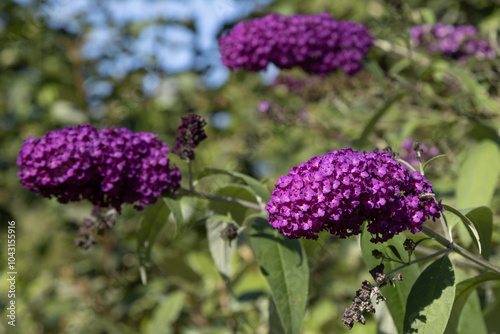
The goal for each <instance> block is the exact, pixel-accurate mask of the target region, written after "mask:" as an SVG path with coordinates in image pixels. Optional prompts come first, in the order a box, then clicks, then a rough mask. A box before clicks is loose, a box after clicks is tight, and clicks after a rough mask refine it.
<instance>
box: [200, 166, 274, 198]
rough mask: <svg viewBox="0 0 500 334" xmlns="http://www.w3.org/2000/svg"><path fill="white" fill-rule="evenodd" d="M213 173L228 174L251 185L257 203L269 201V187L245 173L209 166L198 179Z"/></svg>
mask: <svg viewBox="0 0 500 334" xmlns="http://www.w3.org/2000/svg"><path fill="white" fill-rule="evenodd" d="M213 174H226V175H230V176H232V177H234V178H237V179H239V180H241V181H243V182H245V183H246V184H247V185H248V186H249V187H250V189H252V193H253V194H254V195H255V198H256V200H257V203H259V205H261V206H262V207H264V206H265V205H266V204H267V202H269V199H270V197H271V193H270V191H269V189H267V187H266V186H265V185H264V184H262V183H261V182H260V181H259V180H257V179H254V178H253V177H251V176H248V175H245V174H243V173H239V172H233V171H227V170H223V169H215V168H207V169H205V170H204V171H203V172H202V173H201V174H200V175H199V176H198V179H201V178H203V177H206V176H209V175H213Z"/></svg>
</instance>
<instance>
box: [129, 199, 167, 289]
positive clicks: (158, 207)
mask: <svg viewBox="0 0 500 334" xmlns="http://www.w3.org/2000/svg"><path fill="white" fill-rule="evenodd" d="M169 215H170V208H169V207H168V206H167V205H165V202H164V201H162V200H160V201H157V202H156V203H155V204H154V205H151V206H148V207H147V208H146V209H145V210H144V212H143V215H142V217H141V220H140V222H139V228H138V230H137V254H138V257H139V264H140V267H139V270H140V275H141V281H142V283H143V284H146V282H147V278H146V267H148V266H149V256H150V254H151V247H152V246H153V244H154V242H155V240H156V237H157V236H158V234H159V232H160V231H161V230H162V228H163V227H164V226H165V225H166V224H167V222H168V216H169Z"/></svg>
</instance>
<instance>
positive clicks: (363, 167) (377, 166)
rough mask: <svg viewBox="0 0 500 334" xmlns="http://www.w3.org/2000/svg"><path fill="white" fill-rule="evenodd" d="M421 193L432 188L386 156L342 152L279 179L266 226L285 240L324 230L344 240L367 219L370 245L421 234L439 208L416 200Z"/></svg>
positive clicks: (314, 236)
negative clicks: (408, 233) (397, 236)
mask: <svg viewBox="0 0 500 334" xmlns="http://www.w3.org/2000/svg"><path fill="white" fill-rule="evenodd" d="M422 193H432V184H431V183H429V182H428V181H427V180H426V179H425V178H424V177H423V176H422V175H420V173H418V172H410V171H409V170H408V169H406V168H405V167H404V166H403V165H401V164H399V163H398V162H396V161H395V160H394V159H393V158H392V156H391V155H390V154H389V153H386V152H381V151H376V152H372V153H367V152H362V153H360V152H357V151H355V150H352V149H350V148H346V149H343V150H341V151H333V152H330V153H327V154H326V155H324V156H319V157H314V158H312V159H310V160H309V161H307V162H305V163H301V164H300V165H299V166H298V167H293V168H292V169H291V170H290V172H289V173H288V175H286V176H285V175H283V176H281V178H280V179H278V181H277V182H276V188H275V189H274V190H273V192H272V196H271V199H270V201H269V203H268V204H267V206H266V210H267V211H268V212H269V223H270V224H271V225H272V226H273V227H274V228H277V229H279V230H280V231H281V232H282V233H283V234H284V235H286V236H288V237H289V238H299V237H305V238H308V239H317V238H318V236H317V233H319V232H321V231H323V230H327V231H329V232H330V233H331V234H333V235H336V236H339V237H341V238H346V237H348V236H351V235H356V234H359V233H360V232H361V225H362V224H363V222H365V221H366V222H367V224H368V231H369V232H370V233H371V234H372V235H373V238H372V239H371V241H372V242H383V241H386V240H388V239H390V238H392V237H393V236H394V235H395V234H398V233H399V232H402V231H405V230H407V229H409V230H410V231H411V232H412V233H417V232H420V231H421V230H422V225H423V223H424V222H425V221H426V220H427V219H428V218H430V217H432V218H433V219H436V218H439V217H440V211H442V210H444V208H443V207H442V206H441V205H440V204H437V203H436V202H435V201H434V199H432V198H428V197H426V198H423V199H419V197H418V195H420V194H422ZM415 199H418V201H419V202H418V203H417V204H415V202H414V201H415ZM292 213H293V214H292Z"/></svg>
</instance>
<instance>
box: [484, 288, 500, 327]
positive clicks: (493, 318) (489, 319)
mask: <svg viewBox="0 0 500 334" xmlns="http://www.w3.org/2000/svg"><path fill="white" fill-rule="evenodd" d="M490 291H491V292H492V294H493V295H494V296H496V300H495V301H494V302H493V303H491V304H489V305H488V306H486V308H485V309H484V320H485V322H486V327H487V328H488V331H489V333H495V332H498V329H499V328H500V317H499V316H498V315H499V314H500V298H499V296H500V284H495V285H493V286H492V287H491V290H490Z"/></svg>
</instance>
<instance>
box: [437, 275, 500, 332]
mask: <svg viewBox="0 0 500 334" xmlns="http://www.w3.org/2000/svg"><path fill="white" fill-rule="evenodd" d="M492 280H497V281H500V275H498V274H495V273H484V274H481V275H478V276H476V277H473V278H470V279H468V280H465V281H462V282H460V283H458V284H457V287H456V290H455V300H454V302H453V308H452V311H451V315H450V320H449V321H448V325H447V326H446V331H445V334H454V333H457V332H458V324H459V320H460V316H461V314H462V309H463V308H464V306H465V305H466V302H467V300H468V299H469V297H470V295H471V293H473V292H474V291H475V290H476V288H477V287H478V286H479V285H480V284H482V283H484V282H487V281H492Z"/></svg>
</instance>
